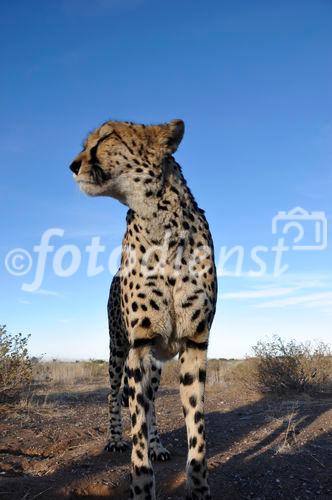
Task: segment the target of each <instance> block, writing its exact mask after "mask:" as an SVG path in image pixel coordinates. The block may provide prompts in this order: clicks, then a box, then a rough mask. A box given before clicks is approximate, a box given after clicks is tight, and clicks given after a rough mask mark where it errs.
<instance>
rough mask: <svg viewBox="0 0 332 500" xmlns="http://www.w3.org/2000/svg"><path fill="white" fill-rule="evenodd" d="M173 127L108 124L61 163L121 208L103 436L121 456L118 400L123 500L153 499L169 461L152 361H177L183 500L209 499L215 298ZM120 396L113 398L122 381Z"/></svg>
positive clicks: (199, 217) (208, 255) (203, 226)
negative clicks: (126, 416) (125, 418)
mask: <svg viewBox="0 0 332 500" xmlns="http://www.w3.org/2000/svg"><path fill="white" fill-rule="evenodd" d="M183 135H184V123H183V121H182V120H172V121H170V122H169V123H164V124H161V125H140V124H135V123H132V122H116V121H108V122H106V123H104V124H102V125H101V126H100V127H99V128H97V129H96V130H94V131H93V132H92V133H90V134H89V135H88V137H87V139H86V141H85V142H84V147H83V150H82V151H81V152H80V153H79V154H78V156H77V157H76V158H75V159H74V161H73V162H72V164H71V165H70V169H71V170H72V172H73V176H74V179H75V181H76V182H77V183H78V185H79V187H80V189H81V190H82V191H83V192H84V193H86V194H88V195H90V196H110V197H113V198H115V199H117V200H119V201H120V202H121V203H123V204H125V205H127V206H128V208H129V210H128V212H127V228H126V232H125V235H124V238H123V242H122V254H121V264H120V269H119V272H118V273H117V275H116V276H115V277H114V279H113V281H112V285H111V290H110V297H109V302H108V315H109V329H110V370H109V373H110V382H111V393H110V396H109V406H110V432H109V443H108V445H107V448H108V449H109V450H110V451H123V449H124V447H125V443H124V441H123V439H122V423H121V403H122V402H123V403H124V404H126V402H128V405H129V411H130V417H131V436H132V451H131V486H130V497H131V498H135V499H136V500H143V499H146V500H147V499H153V500H154V499H155V498H156V493H155V479H154V472H153V468H152V462H151V460H152V459H153V458H156V459H158V458H159V459H160V458H161V459H168V458H169V454H168V451H167V450H166V449H165V448H164V447H163V445H162V444H161V442H160V439H159V435H158V431H157V427H156V419H155V411H154V399H155V394H156V391H157V389H158V385H159V379H160V373H161V369H160V363H162V362H163V361H165V360H168V359H171V358H173V357H174V356H176V355H177V354H178V355H179V361H180V363H179V365H180V367H179V372H180V373H179V381H180V397H181V403H182V408H183V414H184V418H185V423H186V428H187V443H188V455H187V484H186V487H187V489H186V491H187V499H197V500H207V499H209V498H211V496H210V489H209V483H208V471H207V460H206V443H205V424H204V390H205V379H206V364H207V348H208V339H209V331H210V328H211V324H212V321H213V317H214V314H215V307H216V298H217V279H216V270H215V264H214V251H213V242H212V238H211V234H210V230H209V226H208V223H207V220H206V218H205V215H204V211H203V210H202V209H200V208H199V207H198V205H197V203H196V201H195V199H194V197H193V195H192V193H191V191H190V189H189V187H188V186H187V183H186V181H185V178H184V176H183V174H182V170H181V167H180V166H179V164H178V163H177V162H176V160H175V159H174V157H173V154H174V153H175V151H176V150H177V148H178V146H179V144H180V142H181V140H182V138H183ZM122 378H124V390H123V394H121V379H122Z"/></svg>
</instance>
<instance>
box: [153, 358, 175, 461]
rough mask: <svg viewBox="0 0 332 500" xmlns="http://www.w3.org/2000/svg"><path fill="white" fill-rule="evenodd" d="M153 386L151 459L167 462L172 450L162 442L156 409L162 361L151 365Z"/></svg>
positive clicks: (154, 361) (155, 361)
mask: <svg viewBox="0 0 332 500" xmlns="http://www.w3.org/2000/svg"><path fill="white" fill-rule="evenodd" d="M151 375H152V377H151V387H152V390H153V403H152V408H151V428H150V438H149V454H150V459H151V460H153V461H160V462H166V461H167V460H169V459H170V458H171V454H170V452H169V451H168V450H167V449H166V448H165V446H164V445H163V444H162V442H161V440H160V436H159V432H158V427H157V422H156V411H155V397H156V393H157V391H158V387H159V383H160V376H161V363H160V362H158V361H157V360H153V362H152V365H151Z"/></svg>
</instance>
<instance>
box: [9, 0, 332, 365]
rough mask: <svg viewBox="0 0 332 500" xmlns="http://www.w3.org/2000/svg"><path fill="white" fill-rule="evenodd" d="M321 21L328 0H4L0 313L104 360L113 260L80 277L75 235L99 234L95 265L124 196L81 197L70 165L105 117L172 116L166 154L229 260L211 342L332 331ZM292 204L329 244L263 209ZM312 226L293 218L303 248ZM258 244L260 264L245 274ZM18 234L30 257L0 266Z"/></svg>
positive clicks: (74, 354) (325, 27)
mask: <svg viewBox="0 0 332 500" xmlns="http://www.w3.org/2000/svg"><path fill="white" fill-rule="evenodd" d="M331 22H332V5H331V2H329V1H328V0H316V1H315V2H313V1H312V0H310V1H308V0H294V1H292V2H289V1H286V0H280V1H278V2H266V1H263V0H260V1H258V0H252V1H251V2H248V1H245V0H235V1H233V2H225V1H213V0H210V1H206V2H204V3H203V2H198V1H189V0H181V1H180V2H179V1H175V0H169V1H168V2H161V1H158V2H156V1H152V0H121V1H120V0H95V1H94V2H88V1H87V0H57V1H55V0H50V1H48V2H44V1H41V0H34V1H33V2H24V1H23V0H19V1H17V2H15V3H13V2H9V1H4V2H2V4H1V21H0V38H1V63H2V71H1V77H0V78H1V79H0V82H1V94H0V99H1V115H0V127H1V134H0V153H1V163H0V168H1V173H2V181H1V183H0V210H1V212H0V213H1V219H0V231H1V235H2V236H1V240H0V324H1V323H6V324H7V325H8V329H9V330H11V331H14V332H17V331H23V332H25V333H31V335H32V338H31V342H30V346H31V351H32V352H33V353H34V354H40V353H46V356H47V357H62V358H77V359H78V358H83V357H84V358H89V357H104V358H106V357H107V347H108V338H107V336H108V334H107V322H106V309H105V307H106V302H107V295H108V287H109V283H110V280H111V274H110V273H109V272H108V271H104V272H101V273H100V274H98V275H97V276H95V277H87V254H86V251H85V250H84V249H85V247H86V246H87V245H89V243H90V242H91V238H92V237H93V236H99V237H100V242H101V244H103V245H105V247H106V251H105V252H104V253H103V255H101V256H100V263H101V264H103V265H104V267H106V265H107V258H108V256H109V254H110V253H111V252H112V251H113V250H114V248H116V247H117V246H118V245H119V244H120V243H121V238H122V234H123V231H124V227H125V225H124V217H125V212H126V210H125V207H123V206H121V205H120V204H118V203H117V202H116V201H115V200H110V199H92V198H88V197H85V196H84V195H83V194H82V193H80V192H79V191H78V189H77V187H76V186H75V185H74V183H73V181H72V178H71V174H70V172H69V170H68V165H69V163H70V161H71V160H72V158H73V157H74V156H75V155H76V154H77V152H78V151H79V150H80V147H81V143H82V140H83V138H84V137H85V136H86V135H87V133H88V132H89V131H90V130H91V129H93V128H94V127H96V126H98V125H99V124H100V123H101V122H103V121H105V120H107V119H118V120H122V119H123V120H132V121H137V122H143V123H158V122H164V121H167V120H170V119H172V118H182V119H183V120H184V121H185V122H186V134H185V138H184V140H183V143H182V145H181V146H180V148H179V151H178V152H177V154H176V157H177V160H178V161H179V163H180V164H181V165H182V167H183V170H184V174H185V176H186V178H187V180H188V182H189V184H190V186H191V188H192V191H193V193H194V195H195V196H196V199H197V200H198V202H199V205H200V206H202V207H203V208H204V209H206V213H207V217H208V220H209V222H210V226H211V230H212V233H213V236H214V241H215V248H216V255H217V261H218V262H220V269H221V268H223V273H224V277H223V276H221V277H220V279H219V290H220V295H219V302H218V311H217V315H216V319H215V323H214V326H213V329H212V334H211V342H210V348H209V356H210V357H233V356H234V357H235V356H236V357H238V356H243V355H244V354H245V353H249V352H250V346H251V345H253V344H254V343H255V342H256V341H257V340H258V339H260V338H264V337H265V336H266V335H271V334H274V333H275V334H279V335H281V336H282V337H285V338H296V339H298V340H308V339H321V340H325V341H331V338H332V332H331V311H332V286H331V274H332V271H331V263H332V259H331V257H332V255H331V243H330V240H331V238H330V234H331V233H330V230H329V223H330V222H331V216H332V202H331V188H332V170H331V162H332V86H331V81H332V57H331V52H332V32H331V29H330V27H331ZM295 207H302V208H303V209H305V210H306V211H308V212H312V211H314V212H317V211H318V212H323V213H324V214H325V216H326V219H327V227H328V229H327V236H328V238H327V245H324V242H323V243H322V246H324V249H321V250H319V249H317V248H316V249H312V250H308V249H304V250H296V249H294V248H293V247H294V239H295V238H296V234H297V233H296V229H294V228H293V229H290V231H289V232H288V233H287V234H282V232H280V231H281V229H280V230H279V229H278V231H279V232H278V234H272V231H271V224H272V218H273V217H274V216H275V215H276V214H277V213H278V212H280V211H283V212H288V211H290V210H291V209H293V208H295ZM280 224H281V225H282V224H283V223H282V221H281V222H280ZM314 224H320V222H319V221H318V222H315V221H314V220H308V221H304V222H303V221H301V225H302V226H303V228H304V236H303V240H302V243H305V245H306V247H308V245H311V246H312V241H311V240H310V238H311V239H312V238H313V235H314V234H315V233H314V229H313V227H314ZM278 227H280V226H278ZM281 227H282V226H281ZM49 228H61V229H62V230H63V231H64V233H63V236H54V237H52V240H51V244H53V245H54V250H53V252H52V253H50V254H49V255H48V256H47V261H46V268H45V273H44V276H43V282H42V285H41V287H40V288H39V289H38V290H37V291H35V292H27V291H24V290H23V289H22V285H23V284H24V283H25V284H29V283H32V282H33V280H34V275H35V272H36V266H37V254H36V252H34V251H33V247H34V246H35V245H38V243H39V242H40V239H41V236H42V234H43V233H44V231H45V230H47V229H49ZM321 231H322V232H321V235H322V234H323V233H324V228H323V229H322V230H321ZM324 234H325V233H324ZM282 237H284V238H285V240H284V245H285V246H288V247H289V250H288V251H285V252H284V253H283V254H282V265H284V264H286V265H287V266H288V269H287V270H285V272H284V273H283V274H282V275H281V276H276V275H275V273H274V272H273V271H274V264H275V255H276V252H275V251H273V250H272V248H273V247H274V246H275V245H276V244H277V241H278V240H279V239H280V238H282ZM63 244H67V245H75V246H76V247H77V248H78V249H79V251H80V253H81V255H82V262H81V265H80V268H79V270H78V271H77V273H75V274H74V275H73V276H71V277H67V278H64V277H58V276H56V275H55V273H54V270H53V261H54V255H55V254H56V252H57V251H58V250H59V249H60V248H61V247H62V245H63ZM237 246H240V247H241V248H242V250H241V252H243V255H244V261H243V265H242V266H240V269H239V273H238V274H239V275H237V276H234V275H233V276H232V273H233V274H234V271H235V257H236V255H233V259H232V258H230V259H229V260H228V261H227V262H224V263H222V259H221V260H220V255H223V253H224V254H225V252H226V253H227V252H230V251H231V250H232V249H233V251H234V252H236V249H234V247H237ZM258 246H259V247H260V248H259V249H258V250H257V252H258V253H259V255H260V256H261V257H262V258H264V261H265V262H266V272H265V273H264V275H263V276H256V275H253V273H250V271H253V272H255V271H256V272H257V270H258V268H259V266H258V264H257V262H254V261H253V260H252V259H251V257H250V256H251V252H253V251H255V248H256V247H258ZM316 246H317V242H316ZM325 247H326V248H325ZM15 248H23V249H26V250H27V251H28V252H29V253H30V254H31V256H32V268H31V271H30V272H29V273H27V274H26V275H24V276H13V275H12V274H10V273H9V272H8V270H7V269H6V265H5V260H6V256H7V255H8V252H10V251H11V250H13V249H15ZM253 249H254V250H253ZM239 251H240V250H239ZM68 258H69V257H68ZM68 262H69V263H70V259H69V260H68ZM68 262H67V264H68ZM64 263H66V261H65V260H64ZM68 265H69V264H68Z"/></svg>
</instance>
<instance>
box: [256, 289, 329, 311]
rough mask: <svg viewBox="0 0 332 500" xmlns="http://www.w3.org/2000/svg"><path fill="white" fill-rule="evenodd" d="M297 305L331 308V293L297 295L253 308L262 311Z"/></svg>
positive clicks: (262, 303)
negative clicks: (328, 306)
mask: <svg viewBox="0 0 332 500" xmlns="http://www.w3.org/2000/svg"><path fill="white" fill-rule="evenodd" d="M297 305H306V306H308V307H322V306H327V305H331V306H332V292H330V291H329V292H321V293H311V294H307V295H297V296H292V297H287V298H284V299H278V300H271V301H268V302H261V303H259V304H255V306H254V307H257V308H259V309H262V308H276V307H287V306H297Z"/></svg>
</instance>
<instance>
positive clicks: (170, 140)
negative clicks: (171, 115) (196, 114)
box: [165, 120, 184, 153]
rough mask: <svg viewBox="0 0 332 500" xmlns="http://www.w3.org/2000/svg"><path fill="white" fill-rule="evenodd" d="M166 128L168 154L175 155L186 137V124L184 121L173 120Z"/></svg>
mask: <svg viewBox="0 0 332 500" xmlns="http://www.w3.org/2000/svg"><path fill="white" fill-rule="evenodd" d="M165 127H167V136H166V148H167V152H169V153H175V151H176V150H177V149H178V146H179V144H180V142H181V141H182V138H183V135H184V122H183V121H182V120H172V121H170V122H169V123H167V124H166V125H165Z"/></svg>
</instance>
